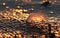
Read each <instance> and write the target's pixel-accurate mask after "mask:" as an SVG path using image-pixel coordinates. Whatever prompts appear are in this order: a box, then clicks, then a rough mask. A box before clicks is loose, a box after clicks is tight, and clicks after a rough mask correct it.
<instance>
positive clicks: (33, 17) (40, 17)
mask: <svg viewBox="0 0 60 38" xmlns="http://www.w3.org/2000/svg"><path fill="white" fill-rule="evenodd" d="M45 16H46V15H45V14H42V13H31V14H30V15H29V17H28V19H27V22H38V23H39V22H42V21H45V20H46V18H45Z"/></svg>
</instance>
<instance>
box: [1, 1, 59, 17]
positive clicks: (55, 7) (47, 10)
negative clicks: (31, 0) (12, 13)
mask: <svg viewBox="0 0 60 38" xmlns="http://www.w3.org/2000/svg"><path fill="white" fill-rule="evenodd" d="M6 3H7V5H6V6H9V7H10V8H15V9H16V6H18V5H19V6H22V7H23V8H21V9H30V8H32V7H33V8H34V9H35V10H34V11H40V10H43V11H44V12H45V13H46V14H50V11H53V12H54V14H51V15H52V16H57V15H58V16H59V15H60V5H53V6H49V7H43V6H41V5H40V4H27V5H22V4H21V3H14V2H6ZM6 6H3V5H0V10H5V9H6Z"/></svg>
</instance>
